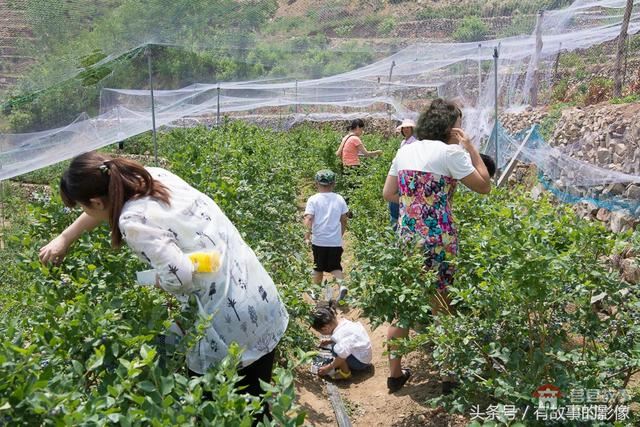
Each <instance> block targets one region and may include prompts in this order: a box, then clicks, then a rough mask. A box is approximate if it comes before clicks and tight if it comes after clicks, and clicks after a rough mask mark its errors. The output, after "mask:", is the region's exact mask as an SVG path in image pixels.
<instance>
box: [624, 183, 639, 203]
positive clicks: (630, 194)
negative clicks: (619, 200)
mask: <svg viewBox="0 0 640 427" xmlns="http://www.w3.org/2000/svg"><path fill="white" fill-rule="evenodd" d="M624 197H626V198H628V199H631V200H640V185H639V184H631V185H630V186H628V187H627V190H626V191H625V192H624Z"/></svg>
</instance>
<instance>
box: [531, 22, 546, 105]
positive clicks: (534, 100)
mask: <svg viewBox="0 0 640 427" xmlns="http://www.w3.org/2000/svg"><path fill="white" fill-rule="evenodd" d="M543 19H544V10H539V11H538V17H537V18H536V53H535V56H534V58H533V76H532V82H531V93H530V96H529V100H530V103H531V106H532V107H535V106H537V105H538V74H539V69H540V55H541V53H542V20H543Z"/></svg>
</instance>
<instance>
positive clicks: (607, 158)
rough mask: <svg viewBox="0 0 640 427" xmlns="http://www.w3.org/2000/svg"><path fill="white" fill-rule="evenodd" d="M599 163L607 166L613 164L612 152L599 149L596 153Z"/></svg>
mask: <svg viewBox="0 0 640 427" xmlns="http://www.w3.org/2000/svg"><path fill="white" fill-rule="evenodd" d="M596 155H597V158H598V163H600V164H607V163H610V162H611V152H610V151H609V149H607V148H598V151H597V152H596Z"/></svg>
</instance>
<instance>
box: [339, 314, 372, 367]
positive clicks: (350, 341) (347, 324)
mask: <svg viewBox="0 0 640 427" xmlns="http://www.w3.org/2000/svg"><path fill="white" fill-rule="evenodd" d="M331 341H333V342H334V343H335V345H334V346H333V351H334V352H335V353H336V354H337V355H338V357H341V358H343V359H346V358H347V357H349V355H351V354H353V355H354V357H355V358H356V359H358V360H359V361H361V362H362V363H371V358H372V351H371V340H370V339H369V335H367V331H365V329H364V326H362V323H360V322H352V321H351V320H348V319H340V320H339V321H338V326H336V328H335V329H334V330H333V334H331Z"/></svg>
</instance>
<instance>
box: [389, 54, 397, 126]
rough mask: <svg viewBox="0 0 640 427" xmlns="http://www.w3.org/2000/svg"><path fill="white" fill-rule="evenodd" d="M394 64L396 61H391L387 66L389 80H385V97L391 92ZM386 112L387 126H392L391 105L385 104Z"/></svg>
mask: <svg viewBox="0 0 640 427" xmlns="http://www.w3.org/2000/svg"><path fill="white" fill-rule="evenodd" d="M395 66H396V61H391V67H389V81H388V82H387V85H388V86H387V98H389V93H390V92H391V77H392V76H393V67H395ZM387 113H388V114H389V127H391V128H392V127H393V126H392V123H391V105H390V104H387Z"/></svg>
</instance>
